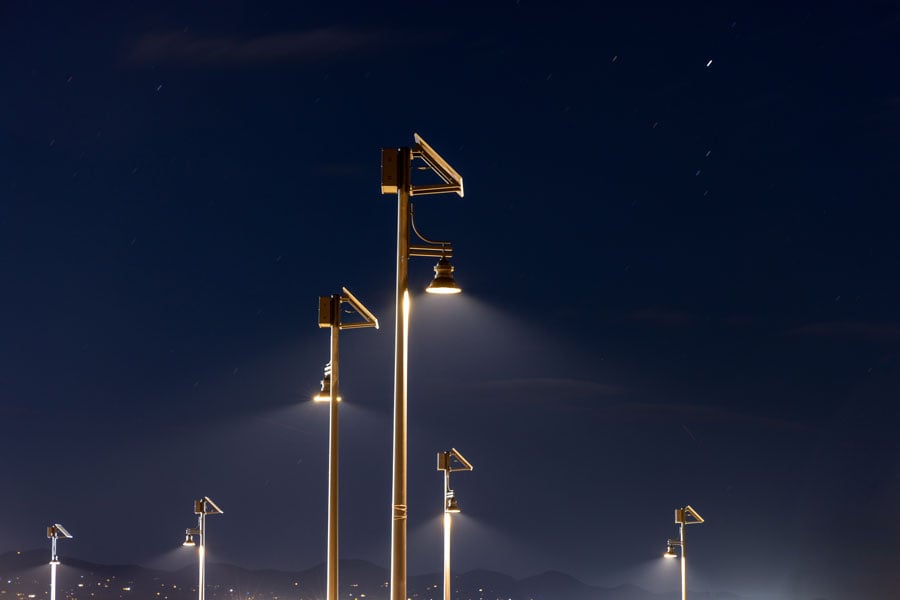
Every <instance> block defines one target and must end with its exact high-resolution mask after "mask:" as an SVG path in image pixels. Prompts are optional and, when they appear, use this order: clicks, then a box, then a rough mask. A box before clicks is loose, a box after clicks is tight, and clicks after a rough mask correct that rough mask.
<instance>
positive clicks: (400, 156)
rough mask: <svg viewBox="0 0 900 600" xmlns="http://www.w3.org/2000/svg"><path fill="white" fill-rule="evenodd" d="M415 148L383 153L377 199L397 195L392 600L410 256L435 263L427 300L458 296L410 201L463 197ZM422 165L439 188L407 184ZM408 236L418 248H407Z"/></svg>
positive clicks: (399, 527) (448, 173) (401, 506)
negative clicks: (417, 242)
mask: <svg viewBox="0 0 900 600" xmlns="http://www.w3.org/2000/svg"><path fill="white" fill-rule="evenodd" d="M413 139H414V141H415V144H414V145H413V146H412V147H406V148H382V150H381V193H382V194H394V193H396V194H397V295H396V302H395V310H396V330H395V333H394V453H393V454H394V455H393V473H394V481H393V491H392V499H391V502H392V514H391V519H392V524H391V600H407V597H406V512H407V504H406V466H407V448H406V442H407V437H406V429H407V428H406V412H407V411H406V408H407V395H406V390H407V356H408V354H409V311H410V300H409V259H410V257H412V256H424V257H431V258H437V259H439V260H438V264H437V265H436V266H435V268H434V272H435V278H434V281H432V282H431V285H429V286H428V289H427V290H426V291H427V292H429V293H432V294H441V293H443V294H448V293H449V294H457V293H459V292H460V289H459V286H458V285H456V282H455V281H454V280H453V267H452V266H451V265H450V259H451V258H453V246H452V245H451V244H450V243H449V242H435V241H433V240H429V239H427V238H425V237H424V236H422V234H420V233H419V231H418V230H417V229H416V225H415V221H414V219H413V213H412V204H411V203H410V201H409V199H410V197H412V196H415V195H425V194H446V193H455V194H457V195H459V196H460V197H462V195H463V180H462V177H461V176H460V175H459V173H457V172H456V170H454V169H453V167H451V166H450V165H449V164H448V163H447V161H446V160H444V159H443V158H442V157H441V156H440V155H439V154H438V153H437V152H435V151H434V149H433V148H431V146H429V145H428V144H427V143H425V140H423V139H422V138H421V137H419V135H418V134H413ZM413 160H420V161H421V162H423V163H425V169H426V170H430V171H431V172H432V173H434V174H435V175H437V177H438V178H439V179H440V180H441V183H437V184H430V185H413V184H412V161H413ZM410 232H412V233H414V234H415V235H416V237H417V238H418V239H419V240H420V241H421V243H422V245H415V246H413V245H410V241H409V240H410Z"/></svg>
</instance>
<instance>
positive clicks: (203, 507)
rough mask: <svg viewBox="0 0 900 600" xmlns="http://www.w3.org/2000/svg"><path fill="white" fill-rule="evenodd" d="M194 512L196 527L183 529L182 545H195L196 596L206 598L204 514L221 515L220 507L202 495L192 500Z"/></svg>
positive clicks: (202, 599) (201, 599)
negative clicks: (196, 564) (197, 570)
mask: <svg viewBox="0 0 900 600" xmlns="http://www.w3.org/2000/svg"><path fill="white" fill-rule="evenodd" d="M194 514H195V515H197V527H196V528H194V527H189V528H187V529H185V530H184V544H182V545H184V546H188V547H193V546H197V562H198V564H199V567H198V569H199V576H198V582H197V598H198V600H204V599H205V598H206V515H221V514H223V513H222V509H221V508H219V507H218V506H216V503H215V502H213V501H212V500H210V499H209V496H204V497H203V498H201V499H200V500H194ZM195 535H196V536H197V538H198V539H199V542H200V543H199V544H197V543H196V542H194V536H195Z"/></svg>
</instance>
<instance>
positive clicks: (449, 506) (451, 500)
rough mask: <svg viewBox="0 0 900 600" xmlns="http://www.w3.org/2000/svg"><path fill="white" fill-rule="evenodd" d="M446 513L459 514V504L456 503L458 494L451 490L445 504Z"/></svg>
mask: <svg viewBox="0 0 900 600" xmlns="http://www.w3.org/2000/svg"><path fill="white" fill-rule="evenodd" d="M444 512H448V513H458V512H459V502H457V501H456V494H454V493H453V491H452V490H451V491H450V492H448V493H447V499H446V501H445V502H444Z"/></svg>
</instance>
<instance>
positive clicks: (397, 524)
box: [391, 148, 412, 600]
mask: <svg viewBox="0 0 900 600" xmlns="http://www.w3.org/2000/svg"><path fill="white" fill-rule="evenodd" d="M411 160H412V158H411V152H410V149H409V148H401V149H400V160H399V161H398V165H397V166H398V171H399V172H398V173H397V180H398V183H399V185H398V186H397V297H396V307H395V308H396V313H395V314H396V323H395V327H396V330H395V333H394V484H393V497H392V503H393V515H392V519H393V522H392V525H391V600H407V598H406V377H407V376H406V367H407V357H408V353H409V347H408V342H409V310H410V302H409V196H410V177H409V175H410V173H409V170H410V161H411Z"/></svg>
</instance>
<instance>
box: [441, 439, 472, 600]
mask: <svg viewBox="0 0 900 600" xmlns="http://www.w3.org/2000/svg"><path fill="white" fill-rule="evenodd" d="M473 468H474V467H472V463H470V462H469V461H467V460H466V459H465V458H464V457H463V455H462V454H460V453H459V451H458V450H457V449H456V448H451V449H450V451H449V452H438V455H437V470H438V471H443V472H444V600H450V586H451V583H450V525H451V523H452V519H453V514H454V513H458V512H459V502H457V501H456V494H455V493H454V492H453V490H452V489H451V488H450V473H452V472H454V471H471V470H472V469H473Z"/></svg>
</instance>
